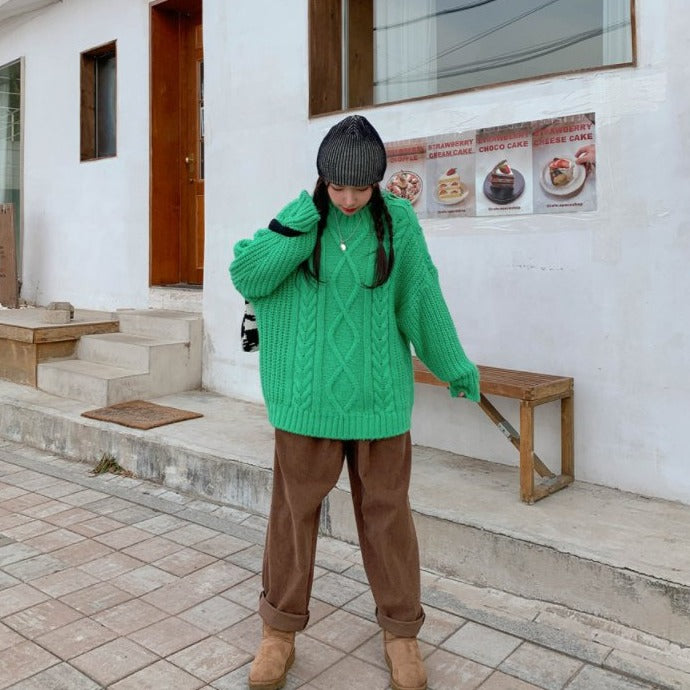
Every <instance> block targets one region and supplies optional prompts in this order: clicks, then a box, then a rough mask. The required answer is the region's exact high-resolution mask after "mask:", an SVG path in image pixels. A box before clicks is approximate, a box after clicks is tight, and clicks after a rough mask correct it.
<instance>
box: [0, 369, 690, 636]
mask: <svg viewBox="0 0 690 690" xmlns="http://www.w3.org/2000/svg"><path fill="white" fill-rule="evenodd" d="M155 402H159V403H160V404H163V405H170V406H173V407H178V408H183V409H188V410H193V411H195V412H200V413H201V414H202V415H203V417H201V418H199V419H193V420H189V421H186V422H182V423H179V424H170V425H167V426H164V427H159V428H157V429H153V430H150V431H139V430H136V429H127V428H125V427H118V426H116V425H113V424H105V423H102V422H97V421H95V420H90V419H85V418H83V417H81V412H83V411H84V410H85V409H87V408H86V407H85V406H84V405H83V404H80V403H78V402H76V401H65V400H59V399H57V398H54V397H53V396H50V395H47V394H45V393H42V392H41V391H37V390H35V389H31V388H27V387H22V386H16V385H15V384H10V383H7V382H0V436H3V437H5V438H8V439H10V440H14V441H18V442H21V443H26V444H28V445H30V446H33V447H36V448H40V449H42V450H47V451H50V452H54V453H58V454H60V455H63V456H67V457H70V458H74V459H79V460H82V461H87V462H91V463H95V462H96V461H97V460H98V459H99V458H100V456H101V455H102V454H103V453H110V454H112V455H113V456H114V457H115V458H116V459H117V460H118V462H119V463H120V464H121V465H123V466H124V467H126V468H127V469H130V470H132V472H134V474H135V475H136V476H138V477H141V478H145V479H151V480H154V481H157V482H160V483H161V484H163V485H165V486H168V487H170V488H171V489H176V490H180V491H185V492H191V493H195V494H197V495H199V496H201V497H204V498H209V499H212V500H215V501H218V502H220V503H223V504H226V505H230V506H236V507H239V508H244V509H246V510H249V511H250V512H257V513H260V514H263V515H267V514H268V510H269V505H270V492H271V480H272V470H271V467H272V459H273V434H272V429H271V428H270V426H269V424H268V422H267V420H266V413H265V409H264V408H263V406H261V405H254V404H251V403H247V402H243V401H238V400H232V399H230V398H225V397H223V396H219V395H216V394H213V393H208V392H204V391H189V392H184V393H176V394H174V395H168V396H165V397H161V398H158V399H155ZM413 437H414V429H413ZM413 457H414V462H413V477H412V485H411V488H410V503H411V505H412V509H413V513H414V519H415V522H416V525H417V529H418V535H419V542H420V550H421V557H422V563H423V565H424V566H425V567H427V568H430V569H432V570H435V571H437V572H441V573H446V574H448V575H452V576H454V577H457V578H459V579H461V580H464V581H466V582H469V583H472V584H476V585H481V586H486V587H493V588H497V589H501V590H505V591H507V592H511V593H513V594H517V595H520V596H523V597H526V598H530V599H536V600H539V601H545V602H553V603H555V604H559V605H562V606H566V607H568V608H569V609H572V610H574V611H580V612H583V613H585V614H591V615H595V616H601V617H603V618H606V619H609V620H611V621H616V622H618V623H621V624H623V625H628V626H632V627H635V628H637V629H638V630H640V631H643V632H645V633H649V634H652V635H656V636H659V637H661V638H663V639H665V640H671V641H674V642H676V643H678V644H682V645H685V646H688V645H690V506H686V505H682V504H678V503H672V502H669V501H663V500H659V499H651V498H646V497H642V496H637V495H635V494H630V493H625V492H621V491H616V490H614V489H608V488H605V487H600V486H596V485H592V484H586V483H583V482H578V481H576V482H575V483H574V484H573V485H572V486H570V487H568V488H567V489H565V490H563V491H560V492H558V493H557V494H555V495H553V496H550V497H548V498H546V499H544V500H542V501H539V502H538V503H536V504H534V505H531V506H530V505H526V504H524V503H521V501H520V500H519V496H518V485H519V479H518V470H517V468H515V467H509V466H505V465H497V464H493V463H488V462H484V461H480V460H475V459H472V458H467V457H463V456H458V455H454V454H452V453H448V452H444V451H439V450H436V449H432V448H426V447H423V446H417V445H416V446H415V447H414V450H413ZM321 524H322V532H323V533H324V534H328V535H331V536H333V537H336V538H338V539H345V540H346V541H351V542H353V543H355V542H356V530H355V526H354V520H353V516H352V507H351V502H350V492H349V487H348V482H347V477H346V475H345V474H343V476H342V477H341V479H340V481H339V482H338V485H337V486H336V488H335V489H334V490H333V491H332V492H331V494H330V495H329V496H328V498H327V500H326V501H325V503H324V506H323V510H322V523H321Z"/></svg>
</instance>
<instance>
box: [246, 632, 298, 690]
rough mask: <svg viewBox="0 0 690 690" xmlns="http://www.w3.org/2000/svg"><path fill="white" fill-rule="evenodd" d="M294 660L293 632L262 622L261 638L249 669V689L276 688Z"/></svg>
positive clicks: (263, 689)
mask: <svg viewBox="0 0 690 690" xmlns="http://www.w3.org/2000/svg"><path fill="white" fill-rule="evenodd" d="M294 661H295V633H294V632H283V631H282V630H276V629H275V628H272V627H271V626H270V625H268V623H264V632H263V639H262V640H261V645H260V646H259V651H258V652H257V653H256V656H255V657H254V661H253V662H252V666H251V669H250V670H249V687H250V689H251V690H278V688H282V687H283V685H285V678H286V676H287V672H288V670H289V669H290V666H292V664H293V662H294Z"/></svg>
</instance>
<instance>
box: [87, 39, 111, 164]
mask: <svg viewBox="0 0 690 690" xmlns="http://www.w3.org/2000/svg"><path fill="white" fill-rule="evenodd" d="M110 58H112V59H114V60H115V74H114V76H113V79H114V84H113V89H114V94H113V105H112V108H113V112H112V119H113V148H114V150H113V151H112V152H111V151H108V152H105V153H104V152H103V151H102V150H101V147H100V142H99V137H98V126H99V123H98V108H99V100H98V95H97V81H98V67H99V63H101V62H102V61H103V60H105V59H110ZM79 67H80V107H79V117H80V154H79V155H80V161H81V162H87V161H93V160H102V159H104V158H114V157H115V156H117V41H110V42H109V43H105V44H103V45H101V46H98V47H96V48H91V49H89V50H86V51H84V52H82V53H81V54H80V56H79Z"/></svg>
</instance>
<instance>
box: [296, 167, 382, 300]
mask: <svg viewBox="0 0 690 690" xmlns="http://www.w3.org/2000/svg"><path fill="white" fill-rule="evenodd" d="M312 198H313V200H314V205H315V206H316V210H317V211H318V212H319V216H320V218H319V223H318V226H317V229H316V243H315V244H314V251H313V252H312V255H311V257H310V259H307V260H306V261H305V262H303V263H302V265H301V269H302V271H303V272H304V273H305V275H307V276H308V277H309V278H313V279H314V280H316V281H317V282H319V281H320V278H319V275H320V268H321V236H322V235H323V231H324V229H325V227H326V221H327V220H328V211H329V209H330V197H329V196H328V182H326V180H325V179H324V178H323V177H319V179H318V180H317V181H316V186H315V187H314V193H313V195H312ZM369 208H370V210H371V216H372V219H373V221H374V231H375V232H376V239H377V242H378V245H377V248H376V264H375V269H376V270H375V274H374V284H373V285H368V286H367V287H368V288H370V289H373V288H377V287H379V285H383V284H384V283H385V282H386V281H387V280H388V278H390V275H391V271H392V270H393V261H394V254H393V221H392V219H391V215H390V213H389V211H388V208H387V207H386V204H385V202H384V200H383V195H382V194H381V189H380V187H379V185H378V184H374V185H373V187H372V193H371V199H370V200H369ZM386 239H387V240H388V242H387V244H388V252H386V249H385V244H386Z"/></svg>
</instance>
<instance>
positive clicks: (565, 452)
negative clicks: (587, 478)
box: [561, 394, 575, 480]
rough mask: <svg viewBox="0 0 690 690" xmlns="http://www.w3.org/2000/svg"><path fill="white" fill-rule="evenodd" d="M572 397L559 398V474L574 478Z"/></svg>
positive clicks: (573, 405)
mask: <svg viewBox="0 0 690 690" xmlns="http://www.w3.org/2000/svg"><path fill="white" fill-rule="evenodd" d="M573 397H574V395H572V394H571V395H569V396H568V397H567V398H561V474H562V475H564V476H565V477H570V478H571V480H572V479H573V478H574V477H575V430H574V417H575V415H574V409H573V408H574V407H575V404H574V403H575V401H574V400H573Z"/></svg>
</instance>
